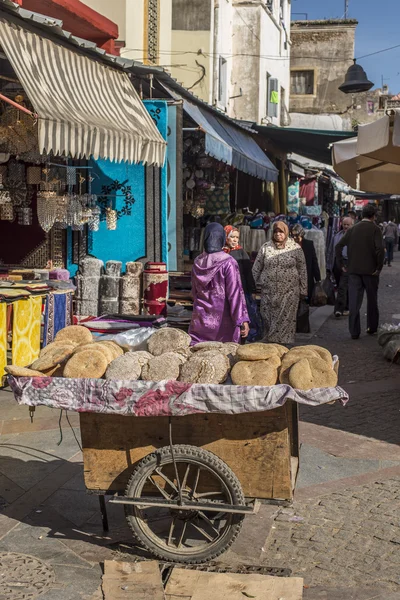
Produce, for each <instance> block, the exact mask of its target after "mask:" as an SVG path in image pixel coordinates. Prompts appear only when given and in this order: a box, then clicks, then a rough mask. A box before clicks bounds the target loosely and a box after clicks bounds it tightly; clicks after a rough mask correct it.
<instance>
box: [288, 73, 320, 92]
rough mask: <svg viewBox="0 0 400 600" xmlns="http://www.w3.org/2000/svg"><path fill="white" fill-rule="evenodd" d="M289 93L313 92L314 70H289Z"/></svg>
mask: <svg viewBox="0 0 400 600" xmlns="http://www.w3.org/2000/svg"><path fill="white" fill-rule="evenodd" d="M290 93H291V95H292V96H306V95H312V94H314V71H313V70H307V71H291V72H290Z"/></svg>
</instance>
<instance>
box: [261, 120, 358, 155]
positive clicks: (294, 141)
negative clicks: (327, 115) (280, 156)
mask: <svg viewBox="0 0 400 600" xmlns="http://www.w3.org/2000/svg"><path fill="white" fill-rule="evenodd" d="M253 129H255V130H256V131H258V133H259V134H260V137H261V138H265V139H266V140H270V141H271V142H273V143H274V144H275V145H276V146H279V148H280V149H282V150H284V151H286V152H288V153H291V152H294V153H296V154H301V155H302V156H305V157H307V158H310V159H311V160H316V161H318V162H321V163H325V164H327V165H331V164H332V158H331V151H330V148H329V146H330V144H333V143H334V142H340V141H341V140H345V139H348V138H351V137H355V136H356V135H357V133H356V132H355V131H326V130H321V129H294V128H292V127H274V126H272V125H255V124H254V125H253ZM259 141H261V140H260V139H259Z"/></svg>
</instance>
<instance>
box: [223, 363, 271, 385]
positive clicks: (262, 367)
mask: <svg viewBox="0 0 400 600" xmlns="http://www.w3.org/2000/svg"><path fill="white" fill-rule="evenodd" d="M231 378H232V382H233V383H234V385H262V386H266V387H269V386H271V385H275V384H276V382H277V379H278V369H277V367H275V366H274V365H273V364H271V363H270V361H268V360H257V361H254V360H248V361H240V362H238V363H236V365H235V366H234V367H233V369H232V371H231Z"/></svg>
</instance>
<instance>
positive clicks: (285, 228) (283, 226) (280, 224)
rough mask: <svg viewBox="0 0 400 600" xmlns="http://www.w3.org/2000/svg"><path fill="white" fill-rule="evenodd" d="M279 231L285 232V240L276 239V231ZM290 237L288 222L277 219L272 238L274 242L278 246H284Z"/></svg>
mask: <svg viewBox="0 0 400 600" xmlns="http://www.w3.org/2000/svg"><path fill="white" fill-rule="evenodd" d="M277 231H281V232H282V233H284V234H285V239H284V240H283V242H277V241H276V239H275V233H276V232H277ZM288 237H289V227H288V226H287V225H286V223H285V222H284V221H276V223H274V226H273V229H272V239H273V242H274V244H275V246H276V248H284V247H285V246H286V242H287V239H288Z"/></svg>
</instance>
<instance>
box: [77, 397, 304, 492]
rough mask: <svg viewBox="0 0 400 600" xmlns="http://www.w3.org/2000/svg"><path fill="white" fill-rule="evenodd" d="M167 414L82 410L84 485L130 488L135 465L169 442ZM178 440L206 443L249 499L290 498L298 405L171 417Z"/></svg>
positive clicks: (100, 488) (104, 488)
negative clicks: (152, 415)
mask: <svg viewBox="0 0 400 600" xmlns="http://www.w3.org/2000/svg"><path fill="white" fill-rule="evenodd" d="M168 419H169V418H168V417H146V418H139V419H138V418H137V417H126V416H118V415H102V414H95V413H81V414H80V427H81V435H82V446H83V462H84V476H85V484H86V488H87V490H88V491H90V492H92V493H96V494H101V495H105V494H121V493H124V492H125V489H126V486H127V483H128V480H129V477H130V475H131V473H132V470H133V468H134V467H135V465H136V464H137V463H138V462H139V461H140V460H141V459H142V458H144V457H145V456H146V455H148V454H150V453H151V452H154V450H156V449H158V448H162V447H164V446H167V445H168V444H169V438H168ZM172 424H173V438H174V444H190V445H193V446H198V447H199V448H204V449H205V450H209V451H210V452H213V453H214V454H216V455H217V456H218V457H219V458H221V459H222V460H223V461H224V462H225V463H226V464H227V465H228V466H229V467H230V468H231V469H232V471H233V472H234V473H235V475H236V477H237V478H238V479H239V481H240V483H241V485H242V488H243V492H244V495H245V496H246V498H259V499H262V500H270V501H273V502H288V501H289V502H290V501H291V500H292V499H293V492H294V486H295V482H296V476H297V471H298V465H299V436H298V404H297V403H296V402H292V401H291V400H289V401H287V402H286V404H285V405H284V406H282V407H281V408H275V409H273V410H266V411H263V412H257V413H241V414H238V415H227V414H215V413H209V414H194V415H188V416H185V417H172Z"/></svg>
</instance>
